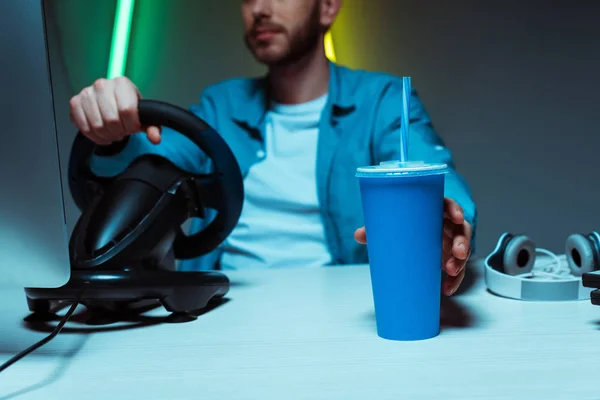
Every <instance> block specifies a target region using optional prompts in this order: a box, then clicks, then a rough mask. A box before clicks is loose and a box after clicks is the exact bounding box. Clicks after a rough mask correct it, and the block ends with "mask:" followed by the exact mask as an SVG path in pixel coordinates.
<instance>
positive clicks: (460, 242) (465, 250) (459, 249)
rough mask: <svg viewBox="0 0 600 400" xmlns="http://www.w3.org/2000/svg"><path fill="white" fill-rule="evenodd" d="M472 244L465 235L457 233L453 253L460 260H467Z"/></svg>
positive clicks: (453, 241) (453, 240)
mask: <svg viewBox="0 0 600 400" xmlns="http://www.w3.org/2000/svg"><path fill="white" fill-rule="evenodd" d="M469 252H470V246H469V241H468V240H467V238H466V236H465V235H456V236H454V239H452V255H453V256H454V257H456V258H458V259H459V260H466V259H467V257H468V256H469Z"/></svg>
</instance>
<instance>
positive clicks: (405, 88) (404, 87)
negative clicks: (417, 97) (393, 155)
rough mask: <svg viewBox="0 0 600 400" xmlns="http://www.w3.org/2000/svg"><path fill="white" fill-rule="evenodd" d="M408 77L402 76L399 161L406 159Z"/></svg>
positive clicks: (408, 108)
mask: <svg viewBox="0 0 600 400" xmlns="http://www.w3.org/2000/svg"><path fill="white" fill-rule="evenodd" d="M410 92H411V89H410V77H407V76H405V77H403V78H402V112H401V114H400V123H401V127H400V161H401V162H406V161H408V128H409V124H410V122H409V115H410V114H409V110H410Z"/></svg>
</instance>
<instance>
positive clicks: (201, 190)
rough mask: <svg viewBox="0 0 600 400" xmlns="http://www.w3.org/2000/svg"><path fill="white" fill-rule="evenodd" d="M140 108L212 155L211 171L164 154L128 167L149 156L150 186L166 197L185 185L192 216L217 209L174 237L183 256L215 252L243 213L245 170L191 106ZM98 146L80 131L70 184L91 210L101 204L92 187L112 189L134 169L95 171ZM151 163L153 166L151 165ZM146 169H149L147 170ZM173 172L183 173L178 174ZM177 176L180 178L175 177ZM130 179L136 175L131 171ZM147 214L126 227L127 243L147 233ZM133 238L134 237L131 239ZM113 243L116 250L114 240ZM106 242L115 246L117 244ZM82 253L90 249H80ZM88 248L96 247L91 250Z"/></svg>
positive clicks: (149, 104)
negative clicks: (201, 224)
mask: <svg viewBox="0 0 600 400" xmlns="http://www.w3.org/2000/svg"><path fill="white" fill-rule="evenodd" d="M138 111H139V118H140V122H141V124H142V126H165V127H168V128H171V129H173V130H175V131H177V132H179V133H181V134H183V135H185V136H186V137H187V138H189V139H190V140H191V141H192V142H194V143H195V144H196V146H198V147H199V148H200V149H201V150H202V151H204V153H205V154H206V156H207V157H208V158H210V159H211V160H212V166H213V169H212V172H211V173H209V174H193V173H190V172H183V171H181V170H180V169H179V168H177V167H175V166H174V165H173V164H172V163H171V162H170V161H169V160H167V159H165V158H164V157H161V156H158V155H143V156H140V157H138V158H137V159H136V160H134V161H133V162H132V164H131V165H130V167H129V168H128V170H130V169H132V166H133V165H134V164H135V163H136V162H138V160H140V159H145V161H146V167H140V168H142V169H141V171H142V172H143V171H146V172H145V175H144V174H142V175H143V176H144V179H146V176H148V175H152V177H153V178H152V179H153V180H154V181H152V182H150V179H149V178H150V176H148V182H149V183H150V184H151V185H150V186H153V187H154V188H159V189H160V190H161V191H162V194H163V197H165V196H164V195H167V194H168V193H173V191H174V189H176V190H179V189H178V188H181V187H182V186H184V187H185V188H186V193H187V194H186V199H187V200H189V198H190V197H191V198H192V199H193V200H194V201H193V202H192V203H194V207H192V209H191V210H190V213H191V215H189V217H195V216H197V217H203V216H204V211H205V208H211V209H214V210H216V212H217V214H216V217H215V218H214V219H213V220H212V222H210V224H208V226H207V227H206V228H204V229H203V230H202V231H200V232H198V233H195V234H193V235H189V236H188V235H186V234H185V233H183V231H182V230H181V228H180V226H179V229H178V232H177V234H176V237H175V240H174V242H173V251H174V256H175V258H177V259H191V258H196V257H199V256H201V255H203V254H206V253H208V252H210V251H212V250H213V249H215V248H216V247H217V246H218V245H220V244H221V243H222V242H223V241H224V240H225V239H226V238H227V236H228V235H229V234H230V233H231V232H232V230H233V228H234V227H235V225H236V224H237V222H238V219H239V217H240V214H241V209H242V203H243V197H244V189H243V182H242V173H241V171H240V167H239V165H238V163H237V161H236V159H235V156H234V155H233V153H232V151H231V150H230V148H229V146H228V145H227V144H226V143H225V141H224V140H223V138H222V137H221V136H220V135H219V134H218V133H217V132H216V131H215V130H214V129H213V128H212V127H210V126H209V125H208V124H207V123H206V122H205V121H203V120H202V119H200V118H199V117H197V116H196V115H194V114H193V113H191V112H189V111H187V110H184V109H182V108H179V107H177V106H174V105H170V104H167V103H163V102H160V101H155V100H140V102H139V105H138ZM96 148H97V145H96V144H95V143H93V142H92V141H91V140H89V139H88V138H86V137H85V136H84V135H82V134H81V133H78V135H77V137H76V138H75V141H74V143H73V147H72V149H71V156H70V160H69V187H70V190H71V194H72V196H73V200H74V201H75V204H76V205H77V206H78V207H79V209H80V210H82V211H83V212H84V213H85V212H86V210H89V209H93V208H95V207H98V205H97V204H94V200H93V198H94V197H93V196H90V193H89V189H90V186H91V187H93V188H95V189H96V190H100V191H102V190H106V189H107V188H110V187H113V186H114V185H113V182H114V181H115V180H118V179H122V176H123V175H127V173H128V170H126V171H125V172H123V173H122V174H121V175H118V176H116V177H112V178H104V177H98V176H96V175H94V174H93V173H92V171H91V168H90V166H89V162H90V158H91V156H92V154H93V153H94V151H95V150H96ZM157 165H158V166H161V168H162V167H165V166H166V169H168V170H169V171H170V175H165V176H167V178H164V177H162V178H161V176H160V173H158V172H157V171H160V169H156V168H155V167H156V166H157ZM148 166H149V167H150V168H153V169H151V170H149V169H148ZM140 168H138V170H137V171H138V172H137V173H138V174H140ZM143 168H146V169H145V170H144V169H143ZM163 169H164V168H163ZM173 171H177V172H176V173H173ZM150 172H151V173H150ZM138 176H140V175H138ZM174 176H175V178H176V179H174V178H173V177H174ZM129 178H130V179H131V178H132V176H131V174H130V177H129ZM135 179H137V178H136V177H135V176H134V177H133V180H135ZM161 179H162V181H161ZM190 188H191V190H190ZM109 190H110V189H109ZM98 197H101V196H95V198H96V199H97V198H98ZM105 197H106V196H105ZM140 198H141V197H140ZM96 202H97V200H96ZM159 203H160V201H157V202H156V204H153V205H152V207H150V208H152V209H153V210H154V209H157V208H158V209H160V204H159ZM188 203H190V202H189V201H188ZM134 207H135V206H134ZM184 207H185V205H184ZM113 208H114V207H113ZM188 208H189V204H188ZM159 211H160V210H159ZM96 214H98V213H96ZM155 214H156V213H155ZM148 216H149V217H151V216H152V213H149V214H148ZM147 219H148V218H146V217H144V218H143V219H142V220H138V221H137V222H135V224H134V225H135V226H134V227H133V228H132V227H131V226H130V227H128V228H127V229H125V230H126V231H127V232H126V235H124V234H122V235H121V237H120V239H123V237H124V236H127V237H129V238H130V239H129V240H121V241H122V242H123V245H124V246H126V245H128V244H130V243H131V242H132V240H135V236H136V235H138V236H139V235H141V232H137V231H143V230H144V229H146V228H147V227H148V226H147V224H146V225H145V226H142V225H144V221H145V220H147ZM80 221H81V220H80ZM146 222H147V221H146ZM78 223H79V222H78ZM130 225H131V224H130ZM132 237H133V239H131V238H132ZM118 241H119V240H117V242H118ZM112 245H113V250H114V247H115V246H114V245H115V241H114V240H113V242H112ZM105 247H107V248H109V247H111V246H105ZM109 250H110V249H109ZM79 253H86V252H85V251H83V250H80V251H79ZM87 253H90V252H89V251H88V252H87ZM92 253H94V252H92ZM108 253H110V251H108V250H107V251H96V252H95V254H87V256H88V257H87V261H88V262H87V264H86V266H96V265H100V264H102V263H103V262H104V261H103V260H106V259H108V258H110V257H109V254H108ZM113 253H114V252H113Z"/></svg>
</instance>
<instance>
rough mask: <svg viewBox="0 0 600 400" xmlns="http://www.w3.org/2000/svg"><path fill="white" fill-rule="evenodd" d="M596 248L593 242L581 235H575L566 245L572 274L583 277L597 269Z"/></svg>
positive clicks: (566, 253) (569, 238)
mask: <svg viewBox="0 0 600 400" xmlns="http://www.w3.org/2000/svg"><path fill="white" fill-rule="evenodd" d="M594 251H595V249H594V246H593V244H592V242H591V241H590V240H589V239H588V238H587V237H585V236H584V235H581V234H577V233H575V234H573V235H571V236H569V237H568V238H567V242H566V243H565V255H566V256H567V262H568V264H569V269H570V270H571V273H572V274H573V275H575V276H581V275H583V274H586V273H588V272H592V271H594V270H595V269H596V265H595V264H596V263H595V257H594Z"/></svg>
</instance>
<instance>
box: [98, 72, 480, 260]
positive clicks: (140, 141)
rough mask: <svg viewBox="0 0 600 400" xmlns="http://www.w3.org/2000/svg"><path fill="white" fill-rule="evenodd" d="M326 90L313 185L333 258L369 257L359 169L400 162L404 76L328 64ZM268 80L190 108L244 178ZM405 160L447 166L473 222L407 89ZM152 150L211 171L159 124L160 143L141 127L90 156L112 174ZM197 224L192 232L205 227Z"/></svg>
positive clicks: (258, 155) (209, 93) (464, 193)
mask: <svg viewBox="0 0 600 400" xmlns="http://www.w3.org/2000/svg"><path fill="white" fill-rule="evenodd" d="M330 72H331V73H330V78H329V96H328V102H327V104H326V106H325V109H324V111H323V114H322V118H321V122H320V126H319V138H318V145H317V176H316V185H317V193H318V199H319V203H320V205H321V215H322V221H323V224H324V228H325V235H326V238H327V246H328V248H329V251H330V253H331V255H332V259H333V262H334V263H335V264H354V263H366V262H368V256H367V249H366V246H364V245H361V244H358V243H356V241H355V240H354V236H353V235H354V231H355V229H356V228H358V227H360V226H362V225H363V215H362V209H361V198H360V191H359V186H358V181H357V179H356V178H355V176H354V174H355V171H356V168H357V167H359V166H364V165H372V164H378V163H379V162H381V161H386V160H397V159H399V158H400V156H399V143H400V109H401V107H402V79H401V78H399V77H396V76H393V75H389V74H386V73H377V72H368V71H362V70H353V69H349V68H346V67H342V66H339V65H337V64H335V63H330ZM265 89H266V78H265V77H260V78H248V79H246V78H236V79H229V80H226V81H224V82H220V83H217V84H214V85H212V86H209V87H208V88H206V89H205V90H204V91H203V93H202V94H201V96H200V101H199V103H198V104H195V105H192V106H191V107H190V111H192V112H193V113H194V114H196V115H197V116H199V117H200V118H202V119H203V120H204V121H206V122H207V123H208V124H209V125H211V126H212V127H213V128H214V129H215V130H216V131H217V132H219V133H220V135H221V136H222V137H223V138H224V140H225V141H226V142H227V144H228V145H229V146H230V147H231V149H232V151H233V153H234V155H235V156H236V158H237V161H238V163H239V165H240V168H241V170H242V174H243V175H244V176H246V175H247V173H248V170H249V169H250V167H251V166H252V165H253V164H255V163H257V162H259V161H260V160H261V159H262V158H263V157H264V156H265V143H264V140H263V132H264V127H265V115H266V112H267V109H268V105H269V100H268V94H267V92H266V90H265ZM410 104H411V107H410V119H411V124H410V131H409V143H410V146H409V159H414V160H422V161H426V162H438V163H439V162H441V163H446V164H448V166H449V168H450V172H449V173H448V174H447V175H446V189H445V195H446V197H449V198H452V199H454V200H455V201H456V202H457V203H458V204H459V205H460V206H461V207H462V208H463V210H464V212H465V218H466V219H467V221H469V222H470V223H471V225H472V226H473V239H472V247H474V246H473V245H474V237H475V228H476V225H477V211H476V207H475V204H474V202H473V199H472V196H471V192H470V189H469V186H468V185H467V183H466V182H465V180H464V179H463V177H462V176H461V175H460V174H459V173H458V172H457V171H456V169H455V165H454V162H453V160H452V155H451V152H450V150H449V149H448V148H447V147H446V146H445V145H444V143H443V141H442V139H441V138H440V137H439V136H438V134H437V133H436V132H435V130H434V128H433V126H432V123H431V120H430V118H429V115H428V114H427V111H426V110H425V108H424V106H423V104H422V103H421V101H420V99H419V97H418V95H417V93H416V92H415V91H413V93H412V95H411V102H410ZM148 153H154V154H159V155H162V156H164V157H166V158H168V159H170V160H171V161H172V162H173V163H175V164H176V165H178V166H179V167H180V168H182V169H184V170H189V171H192V172H196V173H201V172H208V169H209V168H210V167H209V164H210V163H208V162H207V160H206V158H205V156H204V154H203V152H202V151H201V150H199V149H198V148H197V147H196V146H195V145H194V144H193V143H192V142H191V141H190V140H189V139H187V138H186V137H184V136H183V135H181V134H179V133H178V132H175V131H172V130H169V129H166V128H165V129H163V132H162V141H161V143H160V144H159V145H154V144H152V143H151V142H150V141H149V140H148V139H147V138H146V136H145V134H143V133H139V134H136V135H132V136H131V137H130V138H129V141H128V143H127V145H126V147H125V148H124V149H123V150H122V151H120V152H119V153H118V154H116V155H111V156H94V157H93V159H92V163H91V167H92V170H93V171H94V172H95V173H96V174H97V175H99V176H114V175H116V174H118V173H119V172H121V171H122V170H124V169H125V168H126V166H127V165H128V164H129V163H130V162H131V161H132V160H133V159H134V158H135V157H137V156H139V155H141V154H148ZM202 224H203V222H202V221H200V222H196V223H195V225H194V226H192V230H193V231H197V230H199V229H201V228H202ZM219 259H220V249H217V250H215V251H214V252H212V253H210V254H208V255H205V256H202V257H200V258H198V259H195V260H188V261H185V262H183V263H182V264H180V269H182V270H207V269H214V268H216V267H218V262H219Z"/></svg>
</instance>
